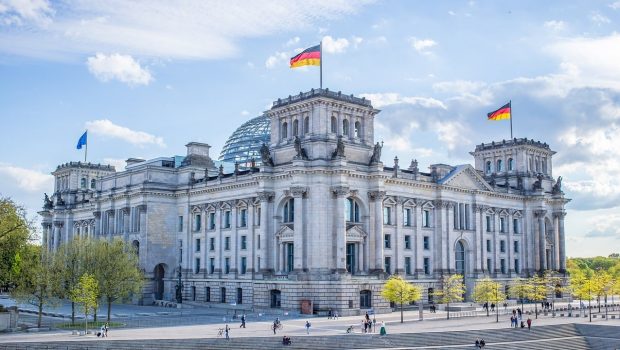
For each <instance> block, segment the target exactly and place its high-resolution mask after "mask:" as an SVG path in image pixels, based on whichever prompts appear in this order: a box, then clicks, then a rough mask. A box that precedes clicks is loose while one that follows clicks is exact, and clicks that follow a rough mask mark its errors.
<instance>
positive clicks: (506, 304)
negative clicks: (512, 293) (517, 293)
mask: <svg viewBox="0 0 620 350" xmlns="http://www.w3.org/2000/svg"><path fill="white" fill-rule="evenodd" d="M507 308H508V303H507V302H504V311H506V309H507Z"/></svg>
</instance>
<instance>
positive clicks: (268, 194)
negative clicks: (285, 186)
mask: <svg viewBox="0 0 620 350" xmlns="http://www.w3.org/2000/svg"><path fill="white" fill-rule="evenodd" d="M256 196H257V197H258V199H259V200H260V201H261V202H270V201H271V200H273V197H275V193H274V192H272V191H262V192H257V193H256Z"/></svg>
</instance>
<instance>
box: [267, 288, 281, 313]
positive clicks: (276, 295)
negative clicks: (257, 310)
mask: <svg viewBox="0 0 620 350" xmlns="http://www.w3.org/2000/svg"><path fill="white" fill-rule="evenodd" d="M269 296H270V299H271V308H272V309H279V308H280V307H282V292H280V291H279V290H277V289H272V290H271V291H269Z"/></svg>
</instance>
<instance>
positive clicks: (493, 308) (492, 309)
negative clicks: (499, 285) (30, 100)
mask: <svg viewBox="0 0 620 350" xmlns="http://www.w3.org/2000/svg"><path fill="white" fill-rule="evenodd" d="M491 311H495V303H491Z"/></svg>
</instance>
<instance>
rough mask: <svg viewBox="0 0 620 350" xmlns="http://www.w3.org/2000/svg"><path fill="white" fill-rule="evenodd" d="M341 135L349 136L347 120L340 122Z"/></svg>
mask: <svg viewBox="0 0 620 350" xmlns="http://www.w3.org/2000/svg"><path fill="white" fill-rule="evenodd" d="M342 135H344V136H349V121H348V120H347V119H344V120H343V121H342Z"/></svg>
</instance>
